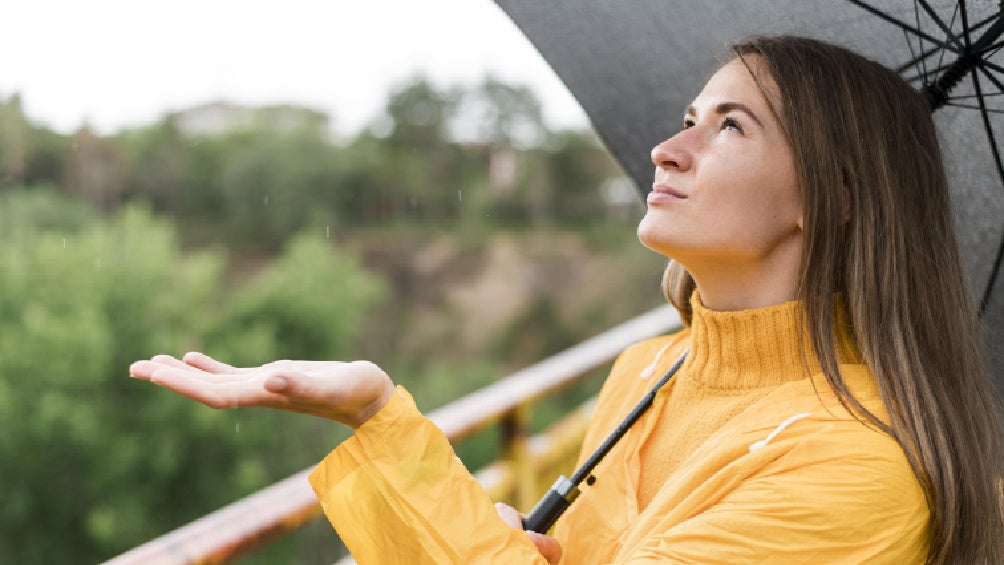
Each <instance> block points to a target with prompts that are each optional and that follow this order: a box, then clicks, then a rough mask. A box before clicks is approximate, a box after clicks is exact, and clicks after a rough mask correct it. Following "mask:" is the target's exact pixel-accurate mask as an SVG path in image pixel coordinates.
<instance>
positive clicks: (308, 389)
mask: <svg viewBox="0 0 1004 565" xmlns="http://www.w3.org/2000/svg"><path fill="white" fill-rule="evenodd" d="M129 374H130V375H132V376H133V377H135V378H138V379H144V380H148V381H150V382H152V383H154V384H158V385H160V386H163V387H165V388H168V389H170V390H173V391H174V392H177V393H178V394H181V395H184V396H187V397H188V398H191V399H193V400H196V401H198V402H201V403H203V404H205V405H206V406H209V407H212V408H237V407H242V406H261V407H266V408H276V409H279V410H287V411H289V412H299V413H302V414H311V415H314V416H320V417H322V418H328V419H330V420H335V421H336V422H341V423H343V424H345V425H347V426H351V427H352V428H353V429H355V428H358V427H359V426H360V425H362V423H363V422H365V421H366V420H368V419H369V418H370V417H371V416H373V414H376V413H377V411H379V410H380V409H381V408H383V406H384V405H385V404H387V401H388V400H389V399H390V397H391V395H393V394H394V384H393V383H392V382H391V380H390V377H388V376H387V373H385V372H383V370H382V369H380V367H377V366H376V365H374V364H373V363H370V362H369V361H352V362H338V361H274V362H272V363H268V364H266V365H262V366H261V367H254V368H246V369H245V368H237V367H232V366H230V365H227V364H226V363H221V362H219V361H216V360H215V359H212V358H211V357H209V356H207V355H204V354H202V353H188V354H186V355H185V356H184V358H183V359H176V358H174V357H172V356H170V355H157V356H156V357H153V358H152V359H150V360H148V361H137V362H135V363H133V364H132V366H130V367H129Z"/></svg>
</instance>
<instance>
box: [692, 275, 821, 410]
mask: <svg viewBox="0 0 1004 565" xmlns="http://www.w3.org/2000/svg"><path fill="white" fill-rule="evenodd" d="M690 304H691V308H692V311H693V320H692V321H691V325H690V335H691V340H692V341H691V346H690V350H691V352H690V355H689V356H688V359H687V361H686V364H685V365H684V367H683V368H684V371H683V372H682V373H683V374H682V375H681V376H682V377H684V378H685V379H686V380H688V381H692V382H693V383H694V384H695V385H697V386H701V387H704V388H709V389H717V390H721V391H723V392H725V391H735V392H740V391H742V390H748V389H754V388H763V387H773V386H777V385H780V384H784V383H786V382H790V381H795V380H799V379H804V378H806V377H809V376H810V375H812V374H814V373H818V372H819V371H820V369H819V364H818V362H817V361H816V357H815V355H814V354H813V353H812V348H811V346H809V339H808V335H807V333H806V332H805V331H804V328H803V326H804V324H802V323H801V320H802V319H803V317H804V310H803V308H802V306H801V303H800V302H798V301H791V302H785V303H783V304H776V305H774V306H768V307H765V308H756V309H751V310H738V311H732V312H717V311H714V310H709V309H708V308H706V307H705V306H704V304H703V303H702V302H701V297H700V295H699V294H698V293H697V292H694V294H693V296H692V297H691V299H690ZM803 344H804V348H803ZM803 350H804V352H805V353H804V354H803Z"/></svg>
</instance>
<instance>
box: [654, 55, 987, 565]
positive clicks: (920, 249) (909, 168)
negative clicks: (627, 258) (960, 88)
mask: <svg viewBox="0 0 1004 565" xmlns="http://www.w3.org/2000/svg"><path fill="white" fill-rule="evenodd" d="M732 52H733V53H734V54H735V55H736V56H737V57H738V58H740V59H741V60H743V61H744V62H747V68H749V67H750V65H749V63H748V58H749V57H750V56H755V57H757V58H758V59H759V62H762V63H763V65H762V66H759V67H758V68H762V69H766V71H767V72H768V73H769V75H770V77H771V78H772V79H773V80H774V82H775V83H776V85H777V92H778V93H779V94H780V100H779V101H777V102H778V104H774V103H773V101H771V98H770V96H768V95H767V92H766V90H765V89H763V87H762V86H761V90H762V91H764V95H765V97H767V100H768V103H769V104H770V105H771V109H772V111H773V112H774V113H775V117H776V118H777V120H778V122H779V123H780V124H781V127H782V129H783V130H784V132H785V134H786V136H787V140H788V143H789V146H790V147H791V148H792V151H793V155H794V159H795V165H796V168H797V170H798V175H799V181H800V186H801V191H802V201H803V213H804V225H805V231H804V238H803V239H804V241H803V247H802V258H801V266H800V275H799V281H798V298H799V300H800V301H801V302H802V304H803V305H804V308H805V324H806V327H807V329H808V333H809V335H810V337H811V340H810V341H811V344H812V349H813V353H814V354H815V356H816V358H817V359H818V360H819V364H820V366H821V367H822V369H823V372H824V374H825V376H826V380H827V381H828V382H829V385H830V387H831V388H832V389H833V390H834V391H835V393H836V394H837V395H838V396H839V397H840V398H841V401H842V402H843V403H844V404H845V405H846V406H848V407H851V408H853V409H854V410H855V411H856V412H858V413H859V414H862V415H863V416H864V418H865V419H866V420H867V421H868V422H869V423H870V424H871V425H874V426H876V427H878V428H880V429H882V430H884V431H885V432H886V433H888V434H890V435H891V436H892V437H894V438H895V439H896V440H897V441H898V442H899V443H900V445H901V446H902V447H903V451H904V453H905V454H906V457H907V459H908V460H909V462H910V465H911V466H912V467H913V470H914V473H915V474H916V475H917V477H918V479H919V480H920V483H921V485H922V486H923V488H924V491H925V493H926V494H927V498H928V503H929V505H930V511H931V521H930V526H929V553H928V563H936V564H942V563H966V564H969V563H974V564H975V563H989V564H999V563H1004V516H1002V508H1001V498H1000V494H1001V493H1000V488H1001V487H1000V485H1001V483H1000V480H1001V476H1002V472H1001V471H1002V463H1004V445H1002V437H1001V433H1002V430H1001V422H1000V416H999V413H998V412H997V408H998V407H997V405H996V402H995V398H996V396H995V394H994V389H993V386H992V385H991V383H990V380H989V376H988V373H987V365H986V358H985V353H984V351H983V349H982V345H983V337H982V335H981V332H980V325H979V319H978V317H977V315H976V307H975V305H974V303H973V301H972V299H971V297H970V294H969V292H968V290H967V286H966V281H965V277H964V275H963V271H962V267H961V262H960V258H959V250H958V245H957V243H956V238H955V234H954V229H953V225H952V217H951V214H950V205H949V195H948V182H947V179H946V177H945V172H944V167H943V164H942V160H941V152H940V149H939V146H938V139H937V136H936V133H935V128H934V124H933V122H932V121H931V117H930V111H929V109H928V106H927V103H926V102H925V100H924V98H923V97H922V96H921V95H920V94H919V93H917V92H916V91H915V90H913V89H912V88H911V87H910V86H909V85H908V84H907V83H906V82H904V81H903V80H902V79H901V78H900V77H899V76H898V75H897V74H896V73H894V72H892V71H890V70H888V69H886V68H885V67H883V66H881V65H879V64H877V63H875V62H873V61H870V60H868V59H866V58H864V57H861V56H860V55H857V54H855V53H853V52H851V51H848V50H846V49H844V48H842V47H838V46H835V45H830V44H827V43H823V42H820V41H816V40H811V39H806V38H801V37H792V36H776V37H759V36H758V37H751V38H747V39H746V40H744V41H742V42H740V43H738V44H736V45H733V46H732ZM751 72H752V70H751ZM754 78H756V75H755V74H754ZM848 204H849V210H850V214H849V217H848V214H847V206H848ZM693 289H694V281H693V279H692V278H691V277H690V276H689V274H688V273H687V272H686V271H685V270H684V269H683V268H682V266H680V265H679V264H677V263H674V262H670V265H669V267H668V268H667V270H666V273H665V275H664V277H663V292H664V293H665V294H666V297H667V298H668V299H669V300H670V301H671V302H672V303H673V304H674V305H675V306H677V308H679V309H681V312H682V313H683V314H684V318H685V319H688V320H689V317H690V312H689V298H690V294H691V292H692V291H693ZM838 294H839V295H842V296H843V297H844V300H843V301H842V302H843V303H844V306H845V308H846V314H847V316H846V318H847V319H846V323H848V324H849V326H850V327H849V328H847V331H848V333H849V334H850V335H851V336H853V338H854V340H855V342H856V345H857V348H858V349H859V350H860V352H861V357H862V359H863V361H864V362H865V363H866V364H867V365H868V367H869V368H870V370H871V372H872V374H873V375H874V377H875V380H876V382H877V384H878V388H879V391H880V394H881V396H882V400H883V403H884V405H885V407H886V410H887V411H888V413H889V422H890V423H889V425H886V424H884V423H883V422H881V421H880V420H879V419H878V418H877V417H876V416H875V415H874V414H871V413H869V412H868V411H867V410H865V409H864V407H863V406H861V404H860V403H859V402H858V401H857V400H856V399H855V398H854V397H853V395H852V394H851V393H850V391H849V390H848V388H847V386H846V384H845V383H844V381H843V379H842V378H841V375H840V371H839V369H838V354H837V350H836V346H835V336H836V335H837V332H836V331H835V324H836V323H838V318H842V316H837V315H836V314H835V312H834V306H833V305H834V296H836V295H838Z"/></svg>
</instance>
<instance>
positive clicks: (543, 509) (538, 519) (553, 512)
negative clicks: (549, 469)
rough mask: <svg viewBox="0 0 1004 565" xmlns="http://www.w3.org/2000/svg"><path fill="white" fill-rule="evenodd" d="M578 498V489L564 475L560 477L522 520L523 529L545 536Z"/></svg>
mask: <svg viewBox="0 0 1004 565" xmlns="http://www.w3.org/2000/svg"><path fill="white" fill-rule="evenodd" d="M578 496H579V487H577V486H576V485H574V484H573V483H572V481H570V480H569V479H568V478H567V477H565V475H561V476H560V477H558V479H557V480H556V481H554V484H553V485H551V488H550V489H548V491H547V494H545V495H544V497H543V498H541V499H540V502H538V503H537V505H536V506H534V507H533V510H531V511H530V513H529V514H527V515H526V517H525V518H523V529H524V530H530V531H531V532H537V533H538V534H546V533H547V531H548V530H550V529H551V526H553V525H554V523H555V522H557V521H558V518H559V517H561V515H562V514H564V513H565V510H567V509H568V507H569V505H571V504H572V503H573V502H575V499H576V498H578Z"/></svg>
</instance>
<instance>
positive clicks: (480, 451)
mask: <svg viewBox="0 0 1004 565" xmlns="http://www.w3.org/2000/svg"><path fill="white" fill-rule="evenodd" d="M297 111H298V110H297V109H296V108H286V107H283V108H277V109H276V110H275V115H274V116H271V117H270V118H269V119H255V120H251V121H244V122H240V123H235V124H234V125H232V127H225V128H222V129H218V130H212V129H211V128H210V129H209V130H206V129H202V130H198V129H192V126H191V122H190V121H186V116H185V115H184V113H178V114H172V115H168V116H165V117H164V118H163V119H162V120H160V121H158V122H157V123H155V124H152V125H149V126H146V127H141V128H137V129H132V130H128V131H123V132H119V133H118V134H116V135H114V136H101V135H98V134H96V133H94V132H93V131H91V130H89V129H88V128H87V127H84V128H81V130H80V131H78V132H76V133H74V134H73V135H69V136H67V135H61V134H58V133H55V132H52V131H50V130H48V129H46V128H44V127H41V126H38V125H37V124H34V123H32V122H31V121H30V120H28V119H27V118H26V117H25V116H24V113H23V110H22V106H21V100H20V98H19V97H18V96H17V95H14V96H11V97H9V98H6V99H5V98H2V97H0V260H2V261H3V265H4V268H3V269H0V425H2V426H3V427H4V429H5V430H6V432H5V434H3V435H2V436H0V484H3V485H4V488H5V489H6V492H7V495H6V497H5V499H4V504H3V505H2V506H0V555H3V556H4V561H5V562H6V561H10V562H13V563H26V564H35V563H39V564H41V563H80V562H95V561H99V560H103V559H107V558H109V557H111V556H113V555H115V554H117V553H120V552H122V551H124V550H126V549H129V548H131V547H133V546H136V545H138V544H140V543H142V542H144V541H146V540H148V539H151V538H153V537H156V536H158V535H161V534H163V533H165V532H167V531H169V530H171V529H173V528H176V527H178V526H180V525H182V524H184V523H187V522H190V521H192V520H194V519H196V518H198V517H200V516H203V515H205V514H207V513H208V512H210V511H212V510H215V509H217V508H219V507H220V506H223V505H224V504H227V503H229V502H232V501H234V500H236V499H238V498H240V497H241V496H244V495H246V494H250V493H251V492H253V491H255V490H257V489H260V488H262V487H264V486H266V485H267V484H269V483H271V482H274V481H276V480H278V479H281V478H284V477H286V476H288V475H290V474H292V473H293V472H296V471H299V470H301V469H303V468H305V467H306V466H308V465H310V464H313V463H316V461H317V460H318V459H319V457H320V456H322V455H323V453H324V452H325V451H326V450H328V449H330V448H332V447H334V446H335V445H337V443H338V442H339V441H340V439H341V438H344V437H345V436H346V435H347V431H345V430H343V429H341V428H339V427H338V426H333V425H331V424H330V423H329V422H325V421H320V420H317V419H314V418H306V417H300V416H296V415H291V414H283V413H273V412H270V411H265V410H261V411H254V410H252V411H242V412H228V411H212V410H209V409H207V408H205V407H202V406H200V405H197V404H195V403H193V402H191V401H188V400H186V399H182V398H180V397H177V396H175V395H172V394H168V393H165V392H163V391H160V390H158V389H157V388H156V387H153V386H150V385H148V384H147V383H142V382H136V381H132V380H130V379H129V378H128V377H127V368H128V365H129V364H130V363H131V362H132V361H134V360H137V359H142V358H148V357H150V356H151V355H154V354H157V353H165V352H166V353H174V354H180V353H183V352H185V351H188V350H203V351H206V352H208V353H210V354H212V355H215V356H218V357H220V358H222V359H224V360H226V361H229V362H232V363H234V364H237V365H254V364H259V363H263V362H266V361H270V360H272V359H276V358H313V359H325V358H334V359H340V358H356V357H357V356H366V357H370V358H373V359H375V360H377V361H379V362H380V363H381V365H383V366H384V367H385V368H387V370H388V372H389V373H391V374H392V375H394V377H395V380H396V381H398V382H400V383H402V384H404V385H405V386H407V387H408V388H409V390H411V391H412V392H413V394H414V395H415V397H416V399H417V400H418V402H419V405H420V407H421V408H422V409H424V410H430V409H433V408H436V407H438V406H440V405H442V404H444V403H446V402H447V401H449V400H452V399H454V398H457V397H458V396H460V395H462V394H465V393H467V392H471V391H473V390H476V389H477V388H480V387H482V386H484V385H486V384H487V383H489V382H491V381H493V380H495V379H497V378H499V377H500V376H502V375H504V374H505V373H506V372H507V371H510V370H513V369H515V368H520V367H522V366H525V365H527V364H529V363H532V362H534V361H537V360H539V359H540V358H541V357H543V356H546V355H549V354H551V353H554V352H555V351H557V350H558V349H561V348H563V347H565V346H567V345H569V344H572V343H575V342H578V341H580V340H582V339H584V338H585V337H588V336H590V335H593V334H595V333H596V332H597V331H599V330H602V329H605V328H606V327H609V325H610V324H612V323H614V322H616V321H619V320H622V319H624V317H626V316H627V315H629V314H632V313H634V312H637V311H640V310H641V309H643V308H644V307H647V306H649V305H651V304H652V302H653V301H654V300H655V299H656V291H655V288H656V285H657V281H658V279H657V277H650V275H653V274H655V275H657V269H658V268H659V266H660V265H659V262H658V261H655V262H653V261H652V260H651V259H650V258H645V257H641V255H642V254H644V253H645V251H644V250H641V249H640V247H639V246H638V245H637V243H636V242H635V241H634V239H635V238H634V236H633V233H632V232H633V230H632V229H631V228H630V227H627V226H629V225H630V223H631V222H632V221H633V219H632V218H630V216H631V214H632V213H633V212H636V211H637V210H636V209H627V210H626V209H621V208H616V206H618V205H617V204H611V203H610V202H608V201H607V200H605V197H604V193H603V190H602V187H603V186H604V183H607V182H608V181H610V179H617V178H621V176H622V175H621V173H620V171H619V170H618V168H617V166H616V165H615V164H614V162H613V161H612V159H611V158H610V157H609V156H608V155H607V154H606V152H605V151H604V150H603V148H602V147H601V146H600V144H599V143H598V141H597V140H596V138H595V136H594V135H593V134H592V133H590V132H574V131H562V132H555V131H551V130H549V129H548V128H547V127H546V125H545V124H544V122H543V120H542V118H541V110H540V106H539V103H538V102H537V100H536V98H535V97H534V95H533V93H532V92H531V91H529V90H528V89H526V88H524V87H518V86H511V85H506V84H504V83H502V82H500V81H497V80H495V79H493V78H490V77H489V78H487V79H485V81H484V82H483V83H482V84H480V85H477V86H475V87H471V88H466V89H465V88H447V89H443V88H439V87H437V86H435V85H434V84H432V83H430V82H429V81H427V80H425V79H423V78H421V77H416V78H414V79H413V80H411V81H409V82H406V83H404V84H402V85H400V87H399V88H397V89H396V90H395V91H394V92H392V93H391V94H390V95H389V97H388V100H387V103H386V106H385V108H384V112H383V116H381V117H380V118H378V119H376V120H375V121H374V122H373V123H372V126H371V127H370V128H368V129H367V130H365V131H363V132H361V133H360V134H358V135H356V136H354V137H353V138H351V139H341V140H336V139H335V138H334V137H333V136H331V135H330V134H329V132H327V131H326V130H325V129H324V127H320V126H319V125H318V124H321V123H326V121H325V120H323V119H321V118H319V117H318V116H316V115H314V114H310V113H309V112H306V113H305V117H306V118H309V119H306V120H304V122H303V123H304V124H306V125H305V126H303V127H297V126H295V125H294V126H293V127H285V126H283V127H277V124H280V125H281V124H282V123H283V119H285V118H286V117H288V116H289V115H290V114H289V113H290V112H292V113H294V114H295V113H296V112H297ZM307 114H309V115H307ZM266 117H269V116H266ZM291 123H294V124H295V123H296V122H295V120H294V121H293V122H291ZM612 206H613V208H612ZM625 218H626V219H625ZM499 228H502V229H504V230H506V231H508V232H512V233H515V234H520V233H530V232H531V231H532V233H537V234H542V233H545V232H547V231H548V230H555V231H560V230H565V231H569V230H574V231H575V233H576V238H577V240H580V241H584V242H586V243H585V246H584V248H583V249H581V250H578V251H575V253H589V252H593V251H596V252H597V253H599V254H600V255H602V257H608V258H610V260H609V262H608V263H604V264H605V265H608V267H609V268H608V274H604V275H602V276H600V275H598V274H597V273H596V272H595V271H583V272H591V273H593V274H592V275H589V276H588V277H587V276H586V275H582V276H583V277H584V278H582V279H581V282H584V283H585V282H588V283H589V284H585V285H583V286H582V288H581V289H576V288H572V287H571V286H568V285H567V283H566V286H565V287H563V289H562V291H561V292H560V294H561V298H560V300H559V299H558V298H548V297H547V296H543V295H541V294H540V293H541V292H544V291H545V289H546V288H547V287H548V286H549V284H550V283H548V282H547V279H548V277H549V276H550V275H548V274H547V272H544V274H543V275H541V274H539V273H538V274H537V275H535V276H537V277H538V279H540V280H539V282H536V283H532V284H531V286H532V288H531V289H530V290H528V291H527V290H526V289H523V290H524V291H526V292H527V293H528V297H527V298H526V300H525V301H524V302H523V303H521V304H522V305H521V306H520V307H519V308H518V309H516V311H514V312H513V315H512V316H511V317H509V318H507V319H504V320H505V321H503V322H500V326H501V327H498V328H492V329H491V331H489V332H487V335H488V338H487V342H483V343H481V344H480V345H476V344H475V345H472V344H469V343H467V341H468V340H467V339H466V336H465V335H463V332H464V330H463V329H462V328H467V330H470V328H471V326H470V324H471V323H473V324H478V323H481V321H480V320H472V321H469V322H468V324H460V323H457V322H458V320H457V319H456V317H457V316H459V315H462V314H463V313H464V312H468V313H469V311H464V310H462V309H458V308H459V307H458V306H456V304H453V303H452V302H451V299H449V298H448V297H445V296H443V294H442V291H443V289H444V288H447V287H449V286H450V285H454V286H462V285H464V284H468V283H470V284H474V282H476V281H474V280H473V278H472V277H475V276H476V275H477V274H478V272H479V269H480V268H481V267H483V262H484V260H485V257H484V256H485V255H486V249H488V248H490V247H491V246H492V245H493V242H494V237H495V230H497V229H499ZM542 228H545V229H542ZM444 237H445V238H446V240H447V243H448V245H445V246H443V245H440V244H442V243H443V242H442V241H438V240H437V239H436V238H444ZM437 241H438V243H437ZM437 249H439V250H440V251H442V250H443V249H445V250H446V251H444V252H442V253H440V252H439V251H436V250H437ZM430 250H431V251H430ZM419 254H421V255H422V258H419V257H418V256H417V255H419ZM604 260H606V259H604ZM565 263H566V267H562V268H563V269H565V270H566V271H567V272H565V274H563V275H562V276H563V277H565V278H564V279H563V280H566V281H576V280H578V279H576V277H577V276H578V275H576V273H577V272H578V271H576V269H575V254H571V255H570V256H568V257H566V259H565ZM642 263H645V264H647V265H655V270H653V269H649V268H647V267H646V268H640V267H637V265H640V264H642ZM513 268H516V269H523V268H525V265H514V266H513ZM373 272H379V273H380V275H374V274H373ZM542 272H543V271H542ZM501 273H502V274H500V275H494V276H495V277H499V276H501V277H507V276H508V273H507V272H506V271H504V270H503V271H501ZM589 277H591V278H589ZM649 278H651V280H649ZM639 280H640V281H642V283H641V284H642V285H643V287H648V288H652V293H651V297H652V299H653V300H645V299H644V297H643V295H641V294H640V293H636V292H629V293H627V294H626V295H625V297H624V298H623V299H621V300H617V301H610V300H608V299H607V296H609V295H607V294H604V292H605V290H606V289H607V287H610V286H614V285H616V284H619V283H622V282H628V283H630V284H634V283H635V282H637V281H639ZM482 282H483V283H485V284H487V283H488V282H491V281H487V282H486V281H482ZM515 282H516V281H515V280H514V281H513V283H515ZM506 284H508V283H504V285H506ZM488 288H494V287H490V285H489V287H488ZM589 289H592V294H590V295H588V296H587V295H586V294H584V293H583V292H582V291H584V290H589ZM507 290H509V291H511V292H518V291H520V290H519V289H518V288H516V286H515V284H513V285H512V288H509V289H507ZM500 298H501V297H500ZM575 301H579V302H581V306H582V308H578V309H570V307H569V304H568V303H569V302H575ZM487 302H491V298H489V299H488V300H487ZM503 303H505V302H504V301H503ZM474 304H477V302H476V301H475V302H474ZM484 306H485V307H486V308H490V307H492V306H493V304H490V303H486V304H485V305H484ZM430 312H431V313H432V314H430ZM569 312H572V313H569ZM450 316H453V318H452V319H451V318H450ZM475 347H477V349H474V348H475ZM597 381H598V379H593V380H592V381H591V382H589V383H586V384H584V385H582V386H580V387H576V388H575V390H573V391H572V392H571V393H570V394H569V395H567V396H566V398H564V399H561V398H559V399H557V400H555V401H548V402H545V403H543V404H542V405H541V407H540V409H539V410H537V411H536V412H535V427H539V425H540V424H541V422H544V421H553V420H554V419H555V418H557V417H558V416H560V414H561V413H564V412H566V411H567V409H568V408H569V407H570V406H571V405H572V404H571V403H572V402H573V401H575V402H577V401H578V400H579V399H581V398H584V397H586V396H588V395H589V394H591V393H592V392H594V391H595V389H596V387H597V386H598V382H597ZM497 441H498V438H497V432H495V431H491V430H489V431H486V432H483V433H481V434H479V435H477V436H475V437H473V438H470V439H469V440H467V441H465V442H463V443H462V444H461V445H459V446H458V453H460V455H461V456H462V457H463V459H464V460H465V461H466V462H467V463H468V464H469V465H471V466H472V468H475V467H477V466H479V465H480V464H482V463H484V462H486V461H488V460H490V459H492V458H494V457H495V454H496V445H495V444H496V443H497ZM57 539H58V540H59V541H58V542H54V541H53V540H57ZM334 539H335V537H334V536H332V535H331V532H330V530H329V529H328V528H327V526H326V524H323V523H322V526H320V527H310V528H307V529H306V530H304V533H298V534H296V535H294V536H290V537H288V538H286V539H284V540H283V541H282V542H280V543H278V544H275V545H273V546H270V547H269V548H268V549H266V550H265V551H263V552H262V553H261V554H260V555H256V556H251V557H248V558H245V559H242V561H241V562H242V563H272V562H311V563H313V562H330V561H333V560H334V559H335V557H336V556H334V555H332V552H333V551H334V550H333V549H331V547H332V543H333V541H332V540H334ZM308 556H309V557H308Z"/></svg>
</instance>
